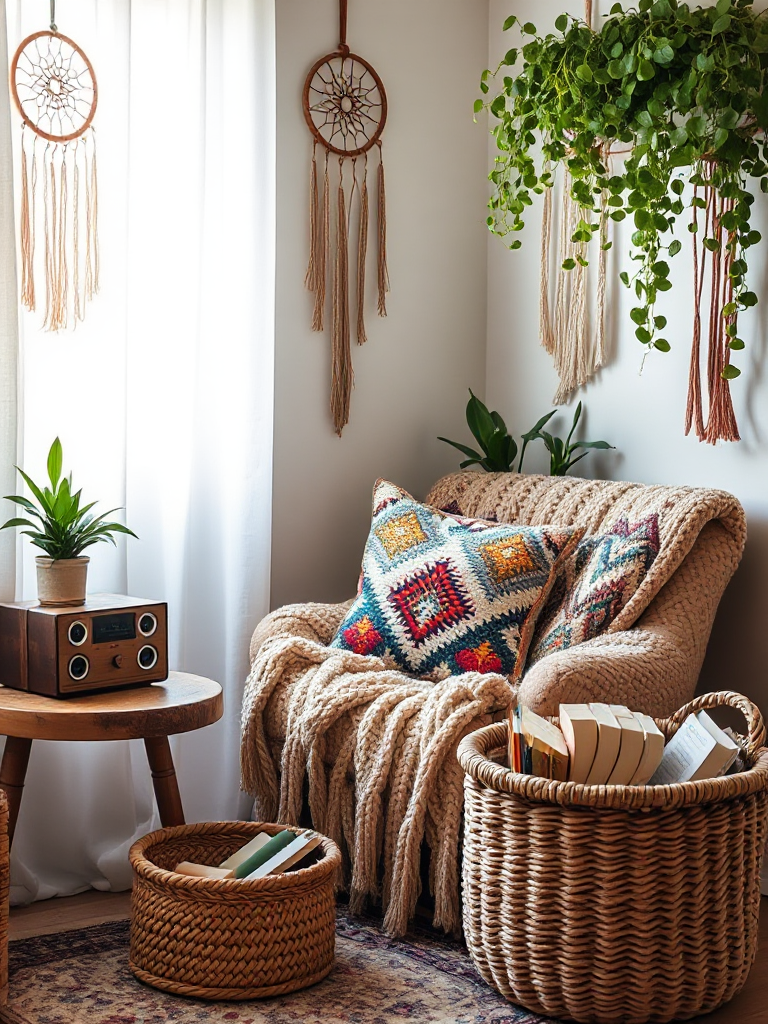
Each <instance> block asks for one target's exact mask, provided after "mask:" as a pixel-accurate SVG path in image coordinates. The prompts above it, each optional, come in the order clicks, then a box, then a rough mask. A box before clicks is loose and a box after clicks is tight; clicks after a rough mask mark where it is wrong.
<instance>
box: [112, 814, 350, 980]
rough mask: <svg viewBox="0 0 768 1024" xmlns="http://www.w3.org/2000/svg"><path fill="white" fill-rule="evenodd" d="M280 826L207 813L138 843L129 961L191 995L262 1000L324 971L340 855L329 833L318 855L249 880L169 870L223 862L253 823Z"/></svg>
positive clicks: (146, 975) (255, 828)
mask: <svg viewBox="0 0 768 1024" xmlns="http://www.w3.org/2000/svg"><path fill="white" fill-rule="evenodd" d="M283 828H285V826H284V825H265V824H259V823H256V822H246V821H236V822H234V821H228V822H207V823H203V824H199V825H179V826H177V827H176V828H164V829H160V830H159V831H157V832H152V833H150V834H149V835H147V836H144V838H143V839H140V840H139V841H138V842H137V843H134V845H133V846H132V847H131V851H130V860H131V866H132V867H133V871H134V882H133V896H132V900H131V954H130V968H131V970H132V971H133V973H134V974H135V975H136V977H137V978H138V979H139V980H140V981H143V982H146V983H147V984H149V985H153V986H154V987H155V988H159V989H162V990H163V991H164V992H172V993H174V994H175V995H182V996H194V997H196V998H197V999H259V998H262V997H266V996H277V995H283V994H284V993H286V992H293V991H295V990H296V989H300V988H306V987H307V986H308V985H314V984H315V983H316V982H318V981H320V980H321V979H322V978H324V977H325V976H326V974H328V972H329V971H330V969H331V967H332V966H333V957H334V946H335V939H336V900H335V897H334V877H335V874H336V871H337V869H338V867H339V865H340V863H341V854H340V853H339V849H338V847H337V846H336V844H335V843H334V842H332V840H330V839H324V840H323V842H322V844H321V847H320V849H321V850H322V854H323V856H322V858H321V859H320V860H318V861H317V862H316V863H315V864H312V865H311V866H310V867H307V868H300V869H298V870H296V871H291V872H286V873H285V874H281V875H269V876H267V877H266V878H260V879H258V880H256V881H253V882H246V881H242V880H235V879H232V880H229V879H228V880H224V881H220V880H217V879H210V878H192V877H190V876H187V875H179V874H177V873H176V872H175V871H173V870H172V869H173V868H174V867H175V866H176V865H177V864H178V863H179V862H180V861H183V860H189V861H193V862H195V863H198V864H220V863H221V861H222V860H224V859H225V858H227V857H229V856H230V855H231V854H233V853H234V852H235V851H236V850H238V849H240V848H241V847H242V846H244V845H245V844H246V843H247V842H248V841H249V840H251V839H253V837H254V836H255V835H256V834H257V833H258V832H264V831H265V832H269V833H270V834H271V835H275V834H276V833H277V832H280V831H281V830H282V829H283ZM293 831H295V832H296V833H301V832H303V831H304V830H303V829H300V828H296V829H293Z"/></svg>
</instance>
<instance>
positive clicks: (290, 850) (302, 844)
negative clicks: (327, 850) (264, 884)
mask: <svg viewBox="0 0 768 1024" xmlns="http://www.w3.org/2000/svg"><path fill="white" fill-rule="evenodd" d="M322 841H323V837H322V836H321V835H318V834H317V832H305V833H304V834H303V835H300V836H297V835H294V837H293V842H291V843H289V844H288V845H287V846H285V847H283V849H282V850H279V851H278V852H277V853H276V854H275V855H274V856H273V857H270V859H269V860H267V861H265V862H264V863H263V864H261V865H260V866H259V867H257V868H256V870H255V871H251V873H250V874H248V875H246V876H245V878H244V881H246V882H253V881H255V879H257V878H265V877H266V876H267V875H276V874H280V873H282V872H283V871H287V870H288V868H290V867H293V866H294V864H297V863H298V862H299V861H300V860H302V859H303V858H304V857H306V856H307V854H308V853H311V852H312V850H314V849H316V848H317V847H318V846H319V845H320V843H321V842H322ZM265 849H266V847H265Z"/></svg>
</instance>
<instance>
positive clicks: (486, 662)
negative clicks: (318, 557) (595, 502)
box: [330, 480, 583, 681]
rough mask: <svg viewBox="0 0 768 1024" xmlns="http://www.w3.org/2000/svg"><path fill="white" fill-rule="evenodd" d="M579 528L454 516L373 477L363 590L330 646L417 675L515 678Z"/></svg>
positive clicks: (364, 558) (573, 545)
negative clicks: (486, 674)
mask: <svg viewBox="0 0 768 1024" xmlns="http://www.w3.org/2000/svg"><path fill="white" fill-rule="evenodd" d="M582 532H583V531H582V530H575V529H574V528H572V527H555V526H537V527H536V526H520V527H518V526H509V525H506V524H490V523H486V522H480V521H478V520H474V519H472V520H467V519H457V518H456V517H454V516H450V515H445V514H443V513H441V512H439V511H437V510H435V509H434V508H430V507H429V506H427V505H421V504H420V503H419V502H417V501H415V500H414V499H413V498H412V497H411V495H410V494H408V493H407V491H403V490H402V489H401V488H399V487H396V486H395V485H394V484H391V483H389V482H388V481H386V480H379V481H378V482H377V484H376V486H375V488H374V491H373V521H372V523H371V532H370V535H369V537H368V542H367V543H366V545H365V552H364V554H363V573H362V588H361V592H360V594H359V595H358V597H357V598H356V600H355V602H354V604H353V605H352V607H351V608H350V610H349V612H348V613H347V615H346V616H345V617H344V621H343V622H342V623H341V626H340V627H339V629H338V632H337V633H336V636H335V637H334V638H333V640H332V641H331V645H330V646H331V647H338V648H340V649H341V650H351V651H353V652H354V653H356V654H374V655H376V656H377V657H380V658H382V659H383V660H384V662H385V663H386V664H388V665H389V666H390V667H392V668H401V669H402V670H403V671H404V672H409V673H411V674H413V675H418V676H422V677H431V678H433V679H444V678H445V677H446V676H450V675H458V674H460V673H462V672H469V671H477V672H502V673H503V674H504V675H507V676H509V677H510V678H511V679H512V680H513V681H514V679H516V678H517V677H518V676H519V675H520V674H521V673H522V668H523V665H524V664H525V658H526V654H527V652H528V647H529V645H530V642H531V638H532V637H533V630H534V627H535V625H536V619H537V616H538V613H539V612H540V611H541V609H542V608H543V606H544V603H545V601H546V599H547V596H548V594H549V591H550V589H551V587H552V584H553V583H554V581H555V578H556V577H557V572H558V568H559V567H560V565H561V564H562V562H563V561H565V560H566V559H567V558H568V555H569V554H570V553H571V551H572V549H573V548H574V547H575V545H576V543H577V541H578V540H579V539H580V536H581V534H582Z"/></svg>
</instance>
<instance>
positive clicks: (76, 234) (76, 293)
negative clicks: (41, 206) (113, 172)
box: [72, 142, 83, 327]
mask: <svg viewBox="0 0 768 1024" xmlns="http://www.w3.org/2000/svg"><path fill="white" fill-rule="evenodd" d="M79 152H80V145H79V142H76V143H75V148H74V157H73V171H72V253H73V256H74V259H73V268H72V295H73V301H74V314H75V327H77V322H78V320H82V319H83V303H81V301H80V161H79V159H78V157H79Z"/></svg>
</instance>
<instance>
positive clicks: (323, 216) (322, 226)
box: [304, 148, 389, 436]
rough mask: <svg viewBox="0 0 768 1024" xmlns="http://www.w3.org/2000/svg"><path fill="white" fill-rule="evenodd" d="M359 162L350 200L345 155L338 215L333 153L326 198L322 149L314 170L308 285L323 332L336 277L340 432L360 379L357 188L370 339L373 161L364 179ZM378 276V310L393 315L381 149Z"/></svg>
mask: <svg viewBox="0 0 768 1024" xmlns="http://www.w3.org/2000/svg"><path fill="white" fill-rule="evenodd" d="M355 166H356V164H355V162H354V161H353V171H352V186H351V190H350V195H349V199H347V195H346V192H345V188H344V158H341V159H340V160H339V185H338V189H337V200H336V207H337V209H336V214H335V215H333V214H332V211H331V205H332V204H331V185H330V173H329V167H328V157H327V155H326V161H325V175H324V180H323V188H322V198H321V192H320V188H319V181H318V171H317V160H316V153H315V151H314V150H313V154H312V166H311V167H310V175H309V221H310V224H309V243H310V244H309V261H308V264H307V272H306V275H305V279H304V281H305V285H306V287H307V288H308V289H309V290H310V291H313V292H314V295H315V301H314V306H313V314H312V330H313V331H322V330H323V328H324V322H325V304H326V292H327V284H326V279H327V276H328V273H329V272H330V273H332V282H331V414H332V416H333V426H334V429H335V431H336V433H337V434H338V435H339V436H341V433H342V430H343V429H344V427H345V426H346V424H347V423H348V422H349V407H350V400H351V396H352V388H353V384H354V374H353V370H352V354H351V317H350V281H349V235H350V222H351V220H352V207H353V205H355V203H354V196H355V192H356V191H357V192H359V193H360V210H359V216H360V220H359V225H358V232H357V260H356V273H357V277H356V307H357V308H356V334H357V343H358V344H359V345H363V344H365V342H366V340H367V334H366V328H365V285H366V257H367V254H368V233H369V220H370V193H369V190H368V160H367V159H366V160H365V169H364V171H363V175H362V181H360V182H358V178H357V174H356V171H355ZM376 207H377V240H378V254H377V278H378V282H377V283H378V313H379V316H386V315H387V307H386V293H387V292H388V291H389V273H388V270H387V214H386V190H385V184H384V164H383V160H382V158H381V148H379V165H378V168H377V200H376ZM332 217H333V222H334V224H335V247H334V253H333V260H331V220H332Z"/></svg>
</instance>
